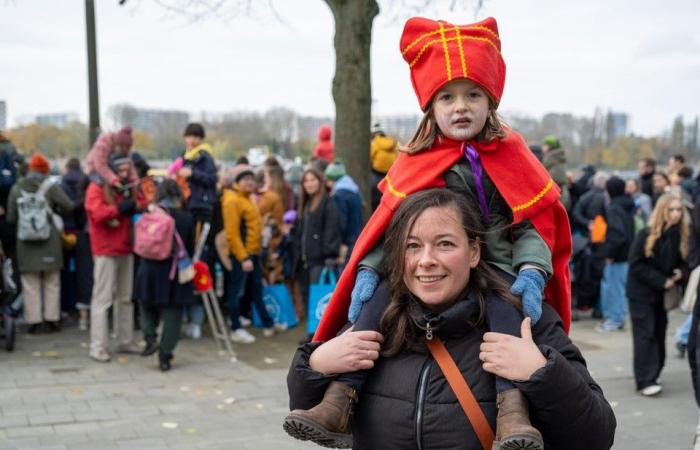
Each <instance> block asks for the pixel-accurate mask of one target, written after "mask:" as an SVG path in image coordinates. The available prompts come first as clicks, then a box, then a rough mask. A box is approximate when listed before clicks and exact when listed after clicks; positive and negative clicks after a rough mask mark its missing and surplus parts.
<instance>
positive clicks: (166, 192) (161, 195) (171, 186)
mask: <svg viewBox="0 0 700 450" xmlns="http://www.w3.org/2000/svg"><path fill="white" fill-rule="evenodd" d="M166 199H169V200H170V201H173V202H175V204H177V205H178V206H177V207H178V208H182V205H183V204H184V198H183V196H182V190H181V189H180V186H179V185H178V184H177V181H175V180H173V179H171V178H166V179H164V180H163V181H161V182H160V184H159V185H158V189H156V203H160V202H162V201H163V200H166Z"/></svg>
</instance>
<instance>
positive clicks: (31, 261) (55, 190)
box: [7, 172, 74, 273]
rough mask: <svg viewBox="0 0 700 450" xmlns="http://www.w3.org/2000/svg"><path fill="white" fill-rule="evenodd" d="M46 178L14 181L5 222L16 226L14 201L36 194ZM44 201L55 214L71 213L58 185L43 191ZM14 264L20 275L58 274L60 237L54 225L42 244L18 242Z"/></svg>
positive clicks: (29, 176)
mask: <svg viewBox="0 0 700 450" xmlns="http://www.w3.org/2000/svg"><path fill="white" fill-rule="evenodd" d="M45 178H46V175H42V174H39V173H36V172H29V173H28V174H27V176H25V177H22V178H20V179H19V180H17V183H16V184H15V185H14V186H12V189H11V190H10V196H9V198H8V200H7V221H8V222H10V223H16V222H17V218H18V217H17V199H18V198H19V196H20V195H21V192H20V191H27V192H36V191H37V190H39V185H40V184H41V182H42V181H44V179H45ZM46 200H47V201H48V203H49V206H50V207H51V209H52V210H53V212H55V213H56V214H67V213H69V212H71V211H73V208H74V205H73V202H72V201H71V199H70V198H69V197H68V196H67V195H66V193H65V192H63V189H61V187H60V186H59V185H58V183H54V184H53V185H52V186H51V187H50V188H49V189H48V190H47V191H46ZM17 262H18V264H19V271H20V273H26V272H52V271H56V270H61V268H62V267H63V248H62V245H61V236H60V234H59V232H58V230H57V229H56V228H55V227H54V226H53V224H52V225H51V234H50V236H49V238H48V239H47V240H45V241H20V240H19V239H18V240H17Z"/></svg>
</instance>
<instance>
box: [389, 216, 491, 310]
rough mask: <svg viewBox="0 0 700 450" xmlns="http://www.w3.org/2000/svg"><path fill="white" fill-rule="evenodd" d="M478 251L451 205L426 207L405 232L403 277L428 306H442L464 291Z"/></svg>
mask: <svg viewBox="0 0 700 450" xmlns="http://www.w3.org/2000/svg"><path fill="white" fill-rule="evenodd" d="M479 252H480V251H479V246H478V243H477V242H476V241H471V242H470V241H469V238H468V237H467V234H466V233H465V232H464V228H463V227H462V222H461V219H460V216H459V214H458V213H457V212H456V211H455V210H454V208H451V207H434V208H428V209H426V210H425V211H423V212H422V213H421V214H420V215H419V216H418V218H417V219H416V221H415V223H414V224H413V227H411V229H410V230H409V232H408V237H407V239H406V256H405V259H404V275H403V281H404V283H406V287H407V288H408V290H409V291H410V292H411V293H412V294H413V295H415V296H416V297H417V298H418V299H420V300H421V301H422V302H423V303H424V304H425V305H426V306H427V307H428V308H431V309H443V308H444V307H446V306H449V305H451V304H452V303H453V302H454V301H456V300H457V297H458V296H459V295H460V294H461V293H462V292H463V291H464V288H465V287H466V286H467V283H469V272H470V271H471V269H473V268H474V267H476V265H477V264H478V263H479Z"/></svg>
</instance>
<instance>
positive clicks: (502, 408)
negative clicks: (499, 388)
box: [494, 389, 544, 450]
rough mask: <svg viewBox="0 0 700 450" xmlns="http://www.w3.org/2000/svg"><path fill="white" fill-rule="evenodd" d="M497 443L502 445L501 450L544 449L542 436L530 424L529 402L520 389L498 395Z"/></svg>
mask: <svg viewBox="0 0 700 450" xmlns="http://www.w3.org/2000/svg"><path fill="white" fill-rule="evenodd" d="M496 441H498V442H499V443H500V449H501V450H525V449H527V450H542V449H543V448H544V442H543V440H542V434H540V432H539V431H537V429H536V428H535V427H533V426H532V424H531V423H530V416H529V414H528V411H527V400H525V396H523V394H522V392H520V390H519V389H509V390H507V391H504V392H501V393H500V394H498V417H497V419H496ZM494 448H496V446H495V445H494Z"/></svg>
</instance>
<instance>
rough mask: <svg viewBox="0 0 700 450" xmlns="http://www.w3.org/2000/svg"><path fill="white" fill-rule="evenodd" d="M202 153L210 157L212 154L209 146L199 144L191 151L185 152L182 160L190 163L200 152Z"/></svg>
mask: <svg viewBox="0 0 700 450" xmlns="http://www.w3.org/2000/svg"><path fill="white" fill-rule="evenodd" d="M203 151H204V152H207V153H209V154H210V155H211V154H212V153H211V145H209V144H205V143H201V144H199V145H198V146H196V147H194V148H192V149H191V150H186V151H185V156H184V159H185V160H186V161H192V160H193V159H196V158H197V157H198V156H199V153H200V152H203Z"/></svg>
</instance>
